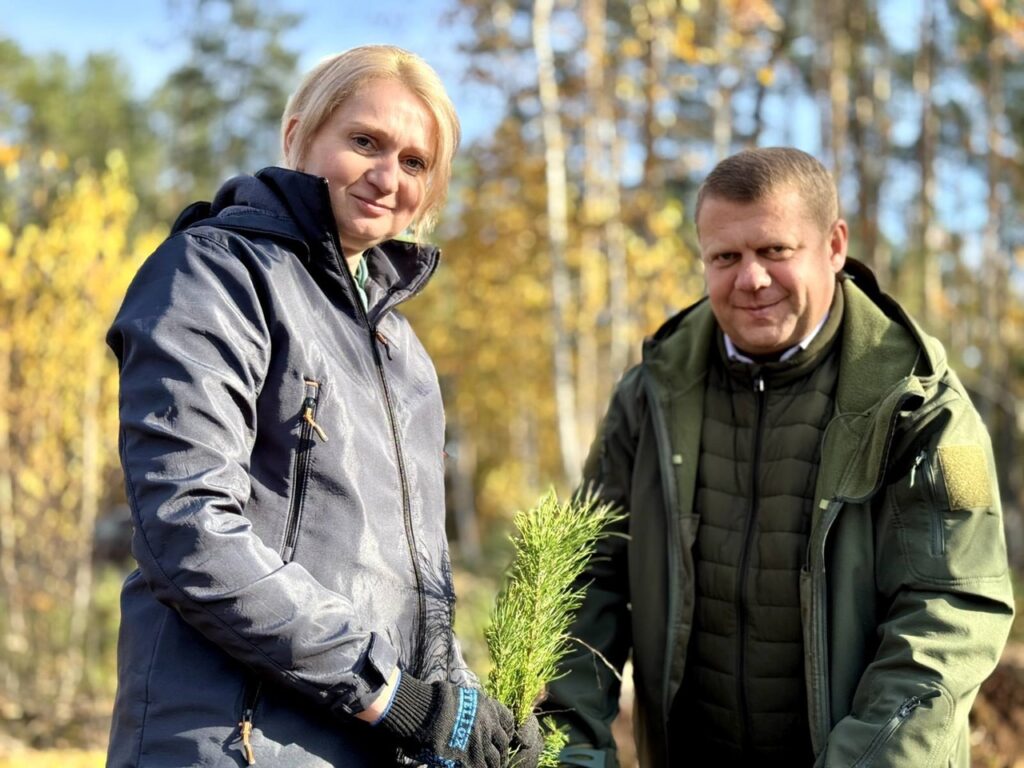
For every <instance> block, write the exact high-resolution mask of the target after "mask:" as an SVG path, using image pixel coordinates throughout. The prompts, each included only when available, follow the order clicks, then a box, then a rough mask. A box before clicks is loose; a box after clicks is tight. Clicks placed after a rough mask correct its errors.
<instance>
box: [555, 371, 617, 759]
mask: <svg viewBox="0 0 1024 768" xmlns="http://www.w3.org/2000/svg"><path fill="white" fill-rule="evenodd" d="M633 379H634V376H633V375H631V374H627V377H626V379H624V380H623V382H622V383H620V385H619V387H618V388H617V390H616V393H615V395H614V396H613V398H612V401H611V404H610V405H609V408H608V412H607V414H606V415H605V417H604V420H603V422H602V424H601V427H600V430H599V431H598V435H597V437H596V438H595V440H594V442H593V444H592V445H591V448H590V453H589V455H588V457H587V461H586V464H585V466H584V472H583V482H582V484H581V487H580V489H579V491H578V493H579V494H587V493H593V494H596V495H597V496H598V498H599V499H600V500H601V501H602V502H606V503H611V504H613V505H615V506H616V507H618V509H619V511H620V512H621V513H623V514H624V515H625V517H624V519H622V520H620V521H619V522H618V523H616V524H615V525H614V529H613V530H611V531H609V534H610V535H606V536H603V537H602V538H601V539H600V540H599V541H598V544H597V547H596V548H595V552H594V555H593V556H592V557H591V560H590V563H589V564H588V566H587V568H586V570H585V571H584V573H583V575H582V576H581V577H580V580H579V582H578V584H577V586H583V587H584V589H585V594H584V599H583V603H582V605H581V606H580V608H579V610H578V612H577V614H576V616H575V619H574V621H573V624H572V627H571V628H570V630H569V635H570V637H571V638H572V641H571V642H572V646H571V651H570V653H569V655H568V656H567V657H566V659H565V660H563V661H562V663H561V664H560V667H559V674H560V675H561V676H560V677H558V678H557V679H556V680H555V681H554V682H552V683H551V684H550V685H549V686H548V697H547V699H546V700H545V702H544V704H543V707H542V708H543V710H544V712H545V713H547V714H549V715H550V716H551V717H552V719H553V720H554V721H555V723H556V724H557V725H559V726H561V727H564V728H567V729H568V733H569V746H568V747H566V748H565V750H563V752H562V754H561V756H560V760H561V764H562V765H581V766H601V765H603V766H605V768H614V766H617V765H618V762H617V758H616V752H615V740H614V738H613V737H612V731H611V724H612V721H613V720H614V719H615V716H616V715H617V714H618V711H619V691H620V688H621V684H620V677H621V674H622V668H623V665H624V664H625V662H626V657H627V655H628V653H629V649H630V647H631V645H632V627H631V622H630V615H629V607H628V606H629V575H628V563H627V537H626V533H627V531H628V528H629V519H628V515H629V497H630V481H631V477H632V469H633V458H634V456H635V453H636V438H635V430H634V429H633V428H632V425H631V422H632V421H633V420H634V419H633V418H631V415H632V414H633V413H634V412H635V409H636V406H635V405H634V404H633V403H635V395H633V394H631V390H632V384H633V383H634V382H633ZM602 761H603V762H602Z"/></svg>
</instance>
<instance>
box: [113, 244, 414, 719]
mask: <svg viewBox="0 0 1024 768" xmlns="http://www.w3.org/2000/svg"><path fill="white" fill-rule="evenodd" d="M257 259H258V257H256V256H253V255H251V254H250V257H247V258H246V259H242V258H239V257H238V256H236V255H234V254H233V253H231V252H230V251H229V250H228V249H227V247H226V246H225V245H224V244H223V243H221V242H220V241H217V240H212V239H209V238H206V237H204V236H203V235H202V234H196V233H186V234H179V235H176V236H174V237H172V238H170V239H169V240H167V241H166V242H165V243H164V244H163V245H162V246H161V247H160V248H159V249H158V250H157V251H156V252H155V253H154V254H153V255H152V256H150V258H149V259H148V260H147V261H146V263H145V264H144V265H143V267H142V268H141V269H140V271H139V274H138V275H137V276H136V278H135V280H134V281H133V283H132V285H131V287H130V288H129V290H128V292H127V295H126V298H125V301H124V304H123V305H122V308H121V310H120V312H119V313H118V316H117V318H116V320H115V321H114V324H113V326H112V328H111V330H110V332H109V334H108V337H107V341H108V343H109V344H110V346H111V348H112V349H113V350H114V352H115V354H116V355H117V358H118V362H119V365H120V423H121V428H120V440H119V443H120V451H121V460H122V464H123V467H124V474H125V482H126V487H127V493H128V499H129V503H130V505H131V508H132V515H133V522H134V527H135V530H134V534H133V540H132V551H133V554H134V555H135V558H136V559H137V560H138V563H139V568H140V571H141V573H142V575H143V577H144V578H145V580H146V582H147V583H148V585H149V587H150V588H151V590H152V591H153V593H154V594H155V596H156V597H157V599H158V600H160V601H161V602H163V603H165V604H166V605H168V606H170V607H171V608H173V609H174V610H176V611H177V612H178V613H179V614H180V615H181V617H182V618H183V619H184V620H185V621H186V622H188V623H189V624H191V625H192V626H193V627H195V628H196V629H197V630H198V631H199V632H201V633H202V634H203V635H205V636H206V637H207V638H208V639H209V640H211V641H212V642H214V643H215V644H216V645H217V646H218V647H220V648H221V649H222V650H223V651H224V652H225V653H227V654H229V655H231V656H232V657H234V658H235V659H237V660H239V661H241V662H243V663H245V664H247V665H248V666H250V667H252V668H253V669H254V670H256V671H257V672H258V673H259V674H260V675H261V676H262V677H266V678H268V679H272V680H274V681H275V682H278V683H280V684H284V685H286V686H289V687H291V688H293V689H295V690H297V691H299V692H300V693H303V694H305V695H306V696H308V697H310V698H311V699H312V700H314V701H316V702H318V703H319V704H320V705H321V706H323V707H326V708H330V709H331V710H332V711H335V712H336V713H339V714H340V713H353V712H358V711H360V710H362V709H364V708H365V707H366V706H367V705H368V704H369V703H370V702H372V701H373V699H374V698H375V697H376V695H377V693H378V691H379V689H380V687H381V685H383V683H384V681H385V680H386V679H387V676H388V675H389V674H390V672H391V671H392V670H393V668H394V666H395V664H396V660H397V653H396V652H395V650H394V649H393V647H392V646H391V645H390V644H389V643H388V642H387V641H386V640H385V639H384V638H383V637H382V636H381V635H378V634H376V633H375V632H372V631H370V630H371V629H372V628H370V627H364V626H362V625H361V624H360V617H359V616H357V615H356V614H355V611H354V607H353V605H352V604H351V602H350V601H349V600H348V598H347V597H345V596H343V595H340V594H337V593H335V592H332V591H331V590H328V589H327V588H325V587H324V586H323V585H322V584H321V583H319V582H318V581H317V580H316V579H314V578H313V577H312V576H311V575H310V573H309V572H308V571H307V570H306V569H305V568H303V567H302V566H301V565H299V564H297V563H285V562H283V561H282V558H281V556H280V555H279V554H278V551H277V550H276V549H275V548H274V547H272V546H268V545H267V543H265V542H264V541H262V540H261V539H260V538H259V536H257V535H256V534H255V533H254V532H253V530H252V527H251V524H250V521H249V520H248V519H247V517H246V514H245V506H246V503H247V501H248V499H249V497H250V494H251V492H252V490H253V489H252V487H251V481H250V475H249V465H250V456H251V455H252V453H253V451H254V450H259V447H258V445H257V444H258V433H257V424H256V414H257V406H256V400H257V396H258V395H259V393H260V391H261V388H262V387H263V384H264V378H265V375H266V371H267V369H268V365H269V360H270V354H271V351H270V350H271V346H272V343H271V335H272V331H273V329H272V328H270V327H268V324H267V322H266V319H265V314H264V311H263V309H262V305H261V302H260V290H259V285H260V282H259V280H256V279H254V278H253V272H252V270H259V269H261V267H260V266H259V264H258V260H257Z"/></svg>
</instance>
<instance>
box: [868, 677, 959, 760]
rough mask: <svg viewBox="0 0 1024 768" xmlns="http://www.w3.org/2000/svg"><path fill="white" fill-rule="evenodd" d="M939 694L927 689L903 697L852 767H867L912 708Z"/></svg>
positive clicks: (903, 721)
mask: <svg viewBox="0 0 1024 768" xmlns="http://www.w3.org/2000/svg"><path fill="white" fill-rule="evenodd" d="M939 695H941V694H940V693H939V692H938V691H928V692H927V693H923V694H921V695H920V696H909V697H907V698H906V699H904V701H903V703H902V704H900V705H899V706H898V707H897V708H896V711H895V712H893V713H892V715H891V716H890V717H889V719H888V720H887V721H886V722H885V725H883V726H882V728H881V730H879V731H878V733H876V734H875V737H874V738H873V739H872V740H871V743H870V744H868V748H867V749H866V750H864V754H863V755H861V756H860V759H859V760H857V762H856V763H854V764H853V768H868V766H870V765H871V763H872V761H873V760H874V759H875V757H876V756H877V755H878V753H879V751H880V750H881V749H882V747H884V746H885V745H886V743H887V742H888V741H889V739H891V738H892V737H893V734H895V733H896V731H897V730H899V727H900V726H901V725H903V723H905V722H906V721H907V720H908V719H909V718H910V716H911V715H912V714H914V710H915V709H917V708H918V707H920V706H921V705H922V704H923V703H924V702H926V701H928V700H929V699H934V698H936V697H937V696H939Z"/></svg>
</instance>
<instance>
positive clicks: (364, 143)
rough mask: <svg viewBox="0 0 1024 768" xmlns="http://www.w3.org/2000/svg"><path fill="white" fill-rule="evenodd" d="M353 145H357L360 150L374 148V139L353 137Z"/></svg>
mask: <svg viewBox="0 0 1024 768" xmlns="http://www.w3.org/2000/svg"><path fill="white" fill-rule="evenodd" d="M352 143H353V144H355V145H356V146H357V147H359V148H360V149H372V148H373V139H371V138H370V137H369V136H353V137H352Z"/></svg>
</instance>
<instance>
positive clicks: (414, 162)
mask: <svg viewBox="0 0 1024 768" xmlns="http://www.w3.org/2000/svg"><path fill="white" fill-rule="evenodd" d="M405 167H406V168H408V169H409V170H410V171H412V172H413V173H419V172H420V171H425V170H427V164H426V162H424V161H423V160H421V159H420V158H418V157H407V158H406V159H405Z"/></svg>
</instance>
